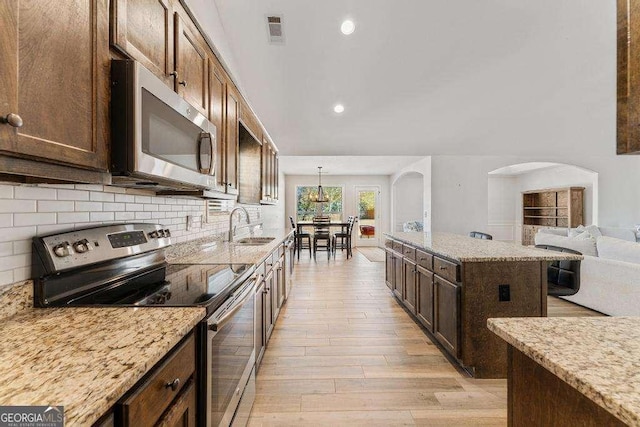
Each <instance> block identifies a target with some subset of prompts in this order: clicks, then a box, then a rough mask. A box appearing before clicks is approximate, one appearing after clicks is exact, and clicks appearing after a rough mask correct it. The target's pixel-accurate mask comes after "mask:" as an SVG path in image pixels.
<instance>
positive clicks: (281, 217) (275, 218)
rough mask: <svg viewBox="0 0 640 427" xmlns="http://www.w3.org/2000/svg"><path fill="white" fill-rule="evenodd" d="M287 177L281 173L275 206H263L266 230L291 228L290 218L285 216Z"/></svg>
mask: <svg viewBox="0 0 640 427" xmlns="http://www.w3.org/2000/svg"><path fill="white" fill-rule="evenodd" d="M285 180H286V177H285V175H284V174H283V173H282V172H280V175H279V177H278V201H277V203H276V204H275V205H262V223H263V227H264V228H271V229H274V228H275V229H280V228H283V227H284V228H285V229H289V228H291V224H289V217H288V216H285V212H284V207H285V204H286V185H285Z"/></svg>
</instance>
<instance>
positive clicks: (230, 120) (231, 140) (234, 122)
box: [224, 84, 240, 194]
mask: <svg viewBox="0 0 640 427" xmlns="http://www.w3.org/2000/svg"><path fill="white" fill-rule="evenodd" d="M239 99H240V96H239V95H238V93H237V92H236V91H235V89H234V88H233V87H232V86H231V85H230V84H227V97H226V113H225V122H226V127H225V168H224V169H225V177H226V179H225V183H226V186H227V193H231V194H238V144H239V140H238V132H239V127H238V118H239V117H238V114H239V113H240V104H239Z"/></svg>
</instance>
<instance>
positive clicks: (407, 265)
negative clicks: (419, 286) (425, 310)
mask: <svg viewBox="0 0 640 427" xmlns="http://www.w3.org/2000/svg"><path fill="white" fill-rule="evenodd" d="M402 268H403V269H404V274H403V278H404V298H403V300H402V302H403V303H404V305H405V306H406V307H407V308H408V309H409V311H410V312H411V313H415V312H416V265H415V263H413V262H412V261H410V260H409V259H407V258H404V259H403V261H402Z"/></svg>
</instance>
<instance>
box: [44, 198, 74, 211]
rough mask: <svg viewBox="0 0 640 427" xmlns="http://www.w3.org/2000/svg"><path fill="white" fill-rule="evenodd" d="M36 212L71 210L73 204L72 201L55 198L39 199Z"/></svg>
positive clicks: (72, 209)
mask: <svg viewBox="0 0 640 427" xmlns="http://www.w3.org/2000/svg"><path fill="white" fill-rule="evenodd" d="M37 208H38V212H73V211H74V209H75V208H74V204H73V202H72V201H55V200H39V201H38V205H37Z"/></svg>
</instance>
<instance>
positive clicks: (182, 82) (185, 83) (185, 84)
mask: <svg viewBox="0 0 640 427" xmlns="http://www.w3.org/2000/svg"><path fill="white" fill-rule="evenodd" d="M178 84H179V85H181V86H183V87H187V81H186V80H182V81H179V82H178Z"/></svg>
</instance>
